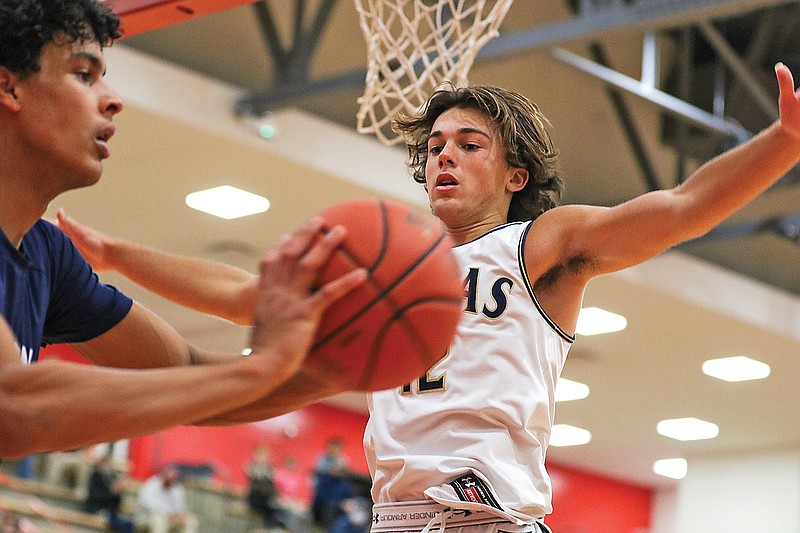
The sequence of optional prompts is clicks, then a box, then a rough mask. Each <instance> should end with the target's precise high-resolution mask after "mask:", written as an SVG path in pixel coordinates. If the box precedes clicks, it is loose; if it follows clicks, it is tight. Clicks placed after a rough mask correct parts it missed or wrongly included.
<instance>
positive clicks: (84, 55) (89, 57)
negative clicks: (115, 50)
mask: <svg viewBox="0 0 800 533" xmlns="http://www.w3.org/2000/svg"><path fill="white" fill-rule="evenodd" d="M72 57H74V58H75V59H85V60H86V61H88V62H89V63H91V64H92V66H93V67H94V68H96V69H97V70H99V71H100V72H101V73H102V75H103V76H105V75H106V65H105V63H104V62H103V60H102V59H100V58H99V57H97V55H96V54H93V53H91V52H83V51H81V52H75V53H74V54H73V55H72Z"/></svg>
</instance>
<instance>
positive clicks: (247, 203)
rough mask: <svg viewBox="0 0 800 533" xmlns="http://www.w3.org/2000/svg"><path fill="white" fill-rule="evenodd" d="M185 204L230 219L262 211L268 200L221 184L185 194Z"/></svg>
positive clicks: (267, 204)
mask: <svg viewBox="0 0 800 533" xmlns="http://www.w3.org/2000/svg"><path fill="white" fill-rule="evenodd" d="M186 205H188V206H189V207H191V208H193V209H197V210H198V211H202V212H204V213H208V214H209V215H214V216H216V217H220V218H224V219H227V220H230V219H234V218H239V217H246V216H248V215H255V214H256V213H263V212H264V211H266V210H267V209H269V200H267V199H266V198H264V197H263V196H258V195H257V194H253V193H249V192H247V191H243V190H241V189H237V188H236V187H231V186H230V185H222V186H221V187H214V188H213V189H206V190H204V191H198V192H193V193H191V194H189V195H187V196H186Z"/></svg>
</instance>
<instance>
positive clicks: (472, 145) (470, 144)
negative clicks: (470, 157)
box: [464, 142, 481, 152]
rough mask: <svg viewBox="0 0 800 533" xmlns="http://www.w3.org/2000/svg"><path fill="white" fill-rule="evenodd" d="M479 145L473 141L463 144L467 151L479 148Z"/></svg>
mask: <svg viewBox="0 0 800 533" xmlns="http://www.w3.org/2000/svg"><path fill="white" fill-rule="evenodd" d="M480 148H481V145H479V144H477V143H473V142H468V143H465V144H464V150H466V151H468V152H474V151H475V150H480Z"/></svg>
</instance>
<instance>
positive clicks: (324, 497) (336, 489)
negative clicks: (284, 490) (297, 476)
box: [311, 437, 355, 530]
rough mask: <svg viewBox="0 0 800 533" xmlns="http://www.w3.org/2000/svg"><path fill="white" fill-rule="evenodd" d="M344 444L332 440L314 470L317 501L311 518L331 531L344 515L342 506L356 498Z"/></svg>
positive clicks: (312, 506) (312, 508) (315, 500)
mask: <svg viewBox="0 0 800 533" xmlns="http://www.w3.org/2000/svg"><path fill="white" fill-rule="evenodd" d="M343 446H344V443H343V442H342V440H341V439H339V438H336V437H333V438H331V439H329V440H328V442H327V443H326V444H325V452H324V453H323V454H322V455H321V456H320V457H319V459H317V463H316V466H315V468H314V499H313V501H312V502H311V514H312V517H313V519H314V523H315V524H317V525H318V526H320V527H322V528H323V529H326V530H327V529H329V528H330V527H331V525H332V524H333V523H334V521H335V520H336V519H337V518H338V517H339V515H340V514H342V512H343V511H342V502H343V501H344V500H346V499H348V498H352V497H353V496H355V491H354V490H353V487H352V485H351V483H350V480H349V479H348V474H349V470H348V465H347V461H346V459H345V458H344V456H343V455H342V448H343Z"/></svg>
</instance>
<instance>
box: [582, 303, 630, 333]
mask: <svg viewBox="0 0 800 533" xmlns="http://www.w3.org/2000/svg"><path fill="white" fill-rule="evenodd" d="M627 326H628V320H627V319H626V318H625V317H624V316H622V315H618V314H616V313H612V312H610V311H606V310H605V309H600V308H599V307H585V308H583V309H581V312H580V314H579V315H578V326H577V328H576V329H575V331H576V333H578V334H579V335H600V334H601V333H612V332H614V331H622V330H623V329H625V328H626V327H627Z"/></svg>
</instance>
